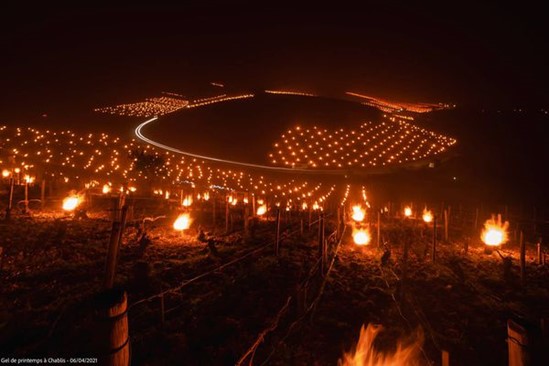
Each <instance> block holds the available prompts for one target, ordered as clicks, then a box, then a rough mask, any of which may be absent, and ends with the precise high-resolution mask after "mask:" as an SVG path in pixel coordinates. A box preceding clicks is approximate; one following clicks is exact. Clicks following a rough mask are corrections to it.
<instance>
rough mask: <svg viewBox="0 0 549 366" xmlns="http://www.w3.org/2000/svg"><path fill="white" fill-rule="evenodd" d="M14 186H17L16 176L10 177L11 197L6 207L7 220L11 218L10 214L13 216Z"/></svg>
mask: <svg viewBox="0 0 549 366" xmlns="http://www.w3.org/2000/svg"><path fill="white" fill-rule="evenodd" d="M14 186H15V178H13V177H11V178H10V193H9V196H8V197H9V198H8V207H7V208H6V220H9V218H10V216H11V209H12V207H13V190H14Z"/></svg>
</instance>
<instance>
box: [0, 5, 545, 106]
mask: <svg viewBox="0 0 549 366" xmlns="http://www.w3.org/2000/svg"><path fill="white" fill-rule="evenodd" d="M230 4H231V5H216V4H213V3H211V2H210V3H208V4H207V5H204V4H199V3H197V4H194V5H192V4H191V5H180V6H178V7H173V6H172V7H159V6H156V7H147V6H137V7H136V6H134V7H129V8H126V7H122V6H120V7H110V8H106V7H87V8H85V7H82V8H74V7H72V8H67V7H64V8H61V7H59V8H54V7H44V6H42V7H41V8H33V7H32V6H30V5H26V6H25V8H23V7H20V8H19V9H14V10H8V9H3V11H2V14H1V15H0V23H1V25H0V29H1V35H0V46H1V49H2V54H1V55H2V56H1V60H0V66H1V68H0V70H1V71H0V72H1V80H2V89H3V90H2V96H3V97H2V104H4V105H3V106H2V108H8V107H11V108H13V107H14V106H20V105H21V104H22V102H21V100H25V102H23V104H24V103H31V104H32V103H36V104H38V105H40V106H47V104H48V103H59V101H63V100H67V101H78V100H80V99H86V98H91V99H94V98H95V99H97V100H102V99H101V97H103V98H104V99H105V100H107V99H108V98H110V97H112V98H118V99H117V101H119V100H127V99H129V98H132V97H134V96H136V95H141V94H144V95H151V94H154V93H155V92H158V91H161V90H173V91H182V92H186V91H188V90H190V89H191V88H192V87H193V85H197V84H200V83H207V82H209V81H213V80H215V81H222V82H225V83H226V84H228V85H231V86H234V87H236V88H256V87H258V88H261V87H263V88H267V87H272V88H277V87H278V88H282V87H293V88H301V89H308V90H313V91H317V92H321V93H328V92H340V91H344V90H356V91H361V92H365V93H371V94H374V95H379V96H385V97H394V98H397V99H408V100H417V101H422V100H424V101H449V102H456V103H458V104H475V105H483V106H488V105H493V106H496V105H497V106H500V105H502V106H508V107H513V106H515V105H536V106H547V104H548V101H549V94H548V92H547V88H546V84H547V82H548V81H549V80H548V79H549V78H548V75H547V71H546V69H547V66H546V65H548V64H549V62H548V61H549V60H548V57H547V55H546V54H547V53H546V52H544V51H545V50H544V48H545V47H546V44H547V42H546V32H545V29H544V27H543V22H542V20H543V19H542V16H543V14H544V12H542V11H541V8H532V7H526V6H525V5H520V4H518V3H515V4H514V5H513V6H510V5H499V6H498V7H492V6H487V5H481V4H471V5H470V6H467V5H465V3H460V4H461V5H459V6H458V5H453V6H449V5H448V4H445V2H440V3H439V5H433V6H423V7H421V8H415V7H414V6H412V5H408V6H397V5H380V4H377V5H368V6H366V5H362V6H360V7H344V6H340V5H339V3H338V2H331V3H330V4H329V5H326V6H323V5H319V4H316V5H314V6H311V7H310V8H307V7H304V6H301V5H300V6H296V5H294V6H293V7H292V6H279V7H274V6H271V7H262V8H259V7H257V6H256V7H246V6H243V5H233V3H230Z"/></svg>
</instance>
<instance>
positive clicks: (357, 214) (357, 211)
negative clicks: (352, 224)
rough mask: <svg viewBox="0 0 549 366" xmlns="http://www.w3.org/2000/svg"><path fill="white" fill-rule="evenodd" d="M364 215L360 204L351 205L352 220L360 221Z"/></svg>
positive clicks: (364, 212)
mask: <svg viewBox="0 0 549 366" xmlns="http://www.w3.org/2000/svg"><path fill="white" fill-rule="evenodd" d="M365 215H366V211H364V209H363V208H362V207H361V206H360V205H355V206H353V215H352V218H353V220H355V221H357V222H361V221H362V220H364V216H365Z"/></svg>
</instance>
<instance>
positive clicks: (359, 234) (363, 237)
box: [353, 229, 372, 245]
mask: <svg viewBox="0 0 549 366" xmlns="http://www.w3.org/2000/svg"><path fill="white" fill-rule="evenodd" d="M371 239H372V237H371V236H370V232H369V231H368V229H356V230H355V231H354V232H353V240H354V242H355V244H356V245H368V244H369V243H370V240H371Z"/></svg>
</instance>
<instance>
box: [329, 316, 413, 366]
mask: <svg viewBox="0 0 549 366" xmlns="http://www.w3.org/2000/svg"><path fill="white" fill-rule="evenodd" d="M382 329H383V328H382V327H381V326H380V325H372V324H368V327H366V328H364V326H362V328H361V329H360V337H359V339H358V343H357V345H356V350H355V351H354V352H349V353H345V354H344V355H343V358H342V359H340V360H339V361H338V366H393V365H406V366H419V365H422V364H423V363H422V362H421V361H422V360H421V347H422V345H423V333H422V332H421V331H418V332H417V333H416V334H415V335H414V336H413V337H410V338H409V339H407V340H405V341H402V340H399V341H397V346H396V349H395V350H393V351H390V352H386V353H383V352H380V351H378V350H376V349H375V348H374V343H375V339H376V337H377V335H378V333H379V332H380V331H381V330H382Z"/></svg>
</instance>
